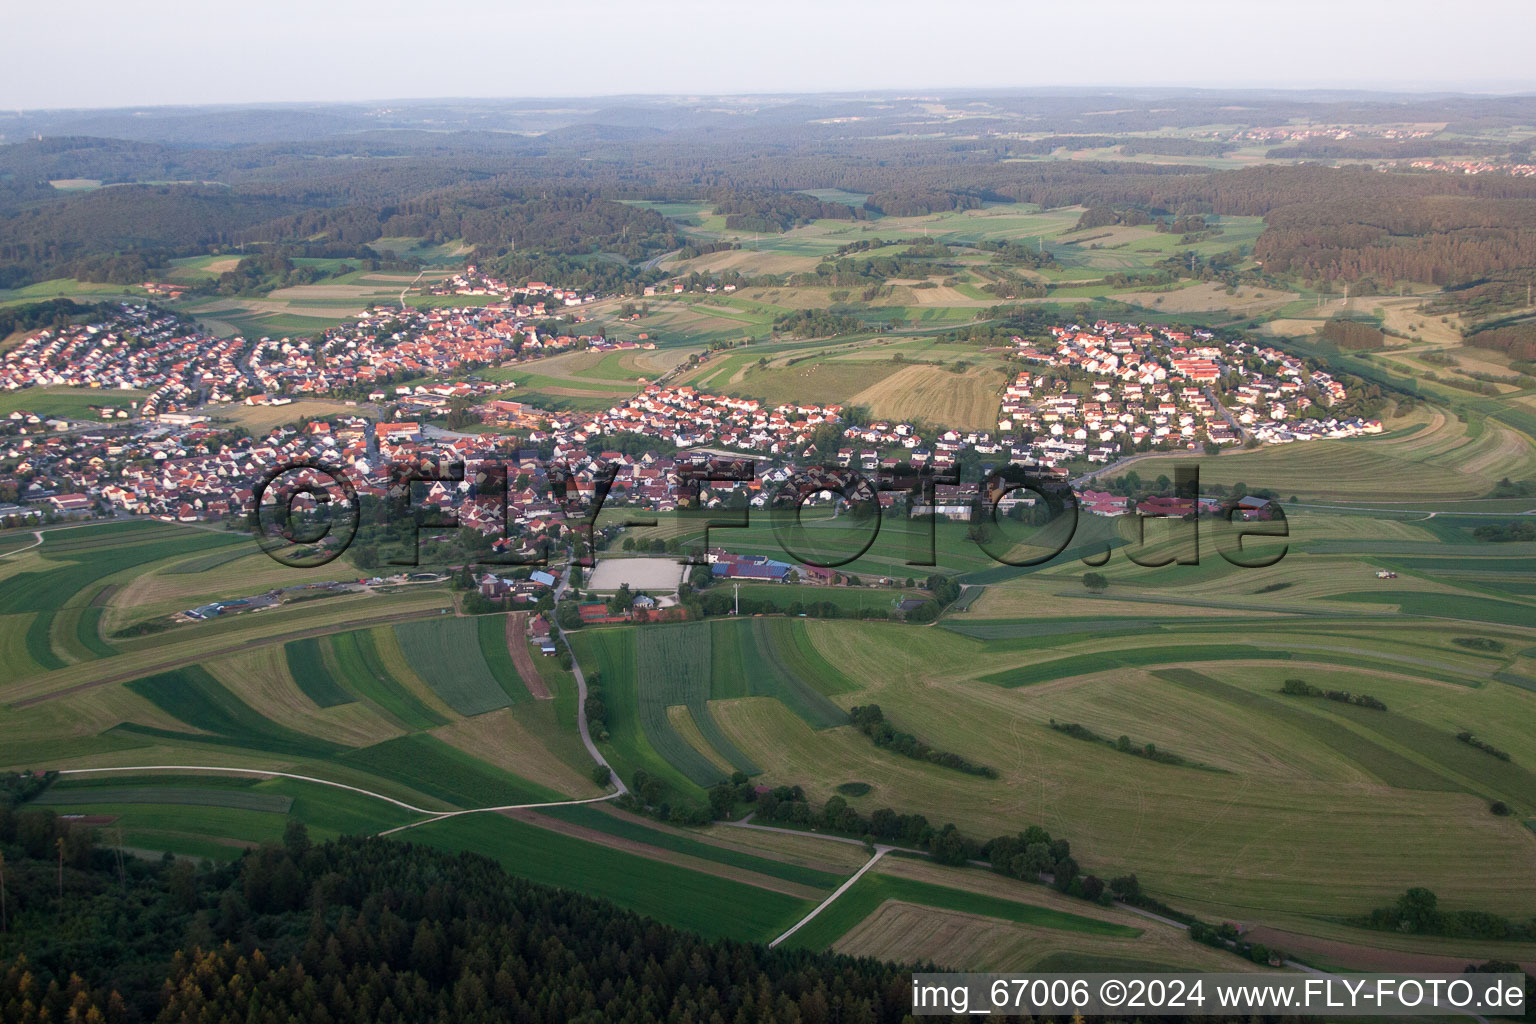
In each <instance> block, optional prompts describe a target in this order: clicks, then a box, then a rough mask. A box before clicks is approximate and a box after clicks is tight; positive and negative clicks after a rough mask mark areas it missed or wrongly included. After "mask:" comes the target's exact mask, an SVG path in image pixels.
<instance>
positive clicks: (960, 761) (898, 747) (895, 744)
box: [848, 704, 997, 779]
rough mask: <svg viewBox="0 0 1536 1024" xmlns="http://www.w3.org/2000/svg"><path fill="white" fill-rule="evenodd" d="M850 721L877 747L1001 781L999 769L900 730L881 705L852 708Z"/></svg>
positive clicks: (864, 705)
mask: <svg viewBox="0 0 1536 1024" xmlns="http://www.w3.org/2000/svg"><path fill="white" fill-rule="evenodd" d="M848 720H849V721H850V722H852V723H853V725H854V727H855V728H856V729H858V730H859V731H860V732H862V733H863V734H864V735H866V736H868V737H869V738H870V739H872V740H874V742H875V746H877V747H881V748H884V749H886V750H890V751H893V752H895V753H897V754H900V755H901V756H903V757H910V758H912V759H913V760H916V761H927V762H929V763H931V764H936V765H940V766H941V767H944V768H953V769H955V770H956V771H961V772H965V773H966V774H967V775H980V776H982V777H983V778H988V779H995V778H997V769H996V768H993V767H992V766H990V765H985V764H977V763H976V762H974V761H969V760H967V759H965V758H964V757H961V756H960V755H959V754H956V753H955V752H954V751H951V750H935V749H934V748H933V747H930V746H929V745H928V744H926V743H924V742H923V741H922V740H920V739H918V738H917V737H916V736H914V735H912V734H911V733H909V732H901V731H899V730H897V729H896V728H895V727H894V726H892V725H891V723H890V722H888V721H886V718H885V712H883V711H881V710H880V705H878V704H863V705H859V706H857V707H852V708H849V709H848Z"/></svg>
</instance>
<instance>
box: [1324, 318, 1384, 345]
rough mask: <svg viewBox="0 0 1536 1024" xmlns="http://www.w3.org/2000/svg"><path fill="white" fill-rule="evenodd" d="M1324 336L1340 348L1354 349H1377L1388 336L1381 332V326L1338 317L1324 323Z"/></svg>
mask: <svg viewBox="0 0 1536 1024" xmlns="http://www.w3.org/2000/svg"><path fill="white" fill-rule="evenodd" d="M1323 337H1324V338H1327V339H1328V340H1329V341H1331V342H1333V343H1334V344H1335V345H1337V346H1339V348H1347V349H1351V350H1354V351H1362V350H1365V349H1377V348H1381V347H1382V346H1383V345H1385V344H1386V343H1387V336H1386V335H1385V334H1383V333H1382V332H1381V329H1380V328H1378V327H1373V326H1372V325H1370V324H1363V323H1361V322H1360V321H1358V320H1341V319H1339V318H1338V317H1335V318H1333V319H1332V320H1329V321H1328V322H1327V323H1325V324H1323Z"/></svg>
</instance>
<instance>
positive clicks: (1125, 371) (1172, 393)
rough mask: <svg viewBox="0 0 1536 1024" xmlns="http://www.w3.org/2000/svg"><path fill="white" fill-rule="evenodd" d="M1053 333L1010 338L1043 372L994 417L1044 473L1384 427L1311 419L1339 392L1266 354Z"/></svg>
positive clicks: (1338, 398) (1119, 330) (1104, 326)
mask: <svg viewBox="0 0 1536 1024" xmlns="http://www.w3.org/2000/svg"><path fill="white" fill-rule="evenodd" d="M1050 334H1051V336H1052V338H1053V340H1054V341H1055V345H1054V346H1045V345H1037V344H1036V343H1034V342H1032V341H1029V340H1026V339H1024V338H1018V337H1016V338H1014V339H1013V342H1014V345H1015V348H1016V351H1017V354H1018V356H1019V358H1020V359H1022V360H1023V361H1025V362H1026V363H1030V364H1033V365H1035V366H1038V367H1042V369H1040V370H1033V371H1023V372H1020V373H1018V374H1017V375H1016V376H1015V377H1014V379H1013V381H1012V382H1011V383H1010V384H1009V385H1008V386H1007V388H1006V389H1005V391H1004V394H1003V401H1002V406H1001V409H1000V411H999V420H998V430H999V432H1001V433H1002V434H1003V435H1004V438H1003V440H1004V442H1005V443H1009V444H1010V447H1014V448H1015V449H1016V448H1017V444H1016V442H1013V441H1012V440H1011V438H1012V437H1013V436H1014V435H1017V434H1022V435H1024V436H1028V437H1031V438H1033V439H1034V440H1033V442H1032V443H1031V444H1030V445H1029V447H1030V449H1031V450H1030V451H1029V455H1031V456H1032V457H1033V458H1035V459H1037V460H1039V461H1040V462H1041V463H1043V464H1045V465H1060V464H1062V463H1064V462H1068V461H1070V460H1073V459H1085V460H1086V461H1088V462H1100V463H1102V462H1108V461H1111V460H1112V459H1115V458H1117V457H1119V456H1120V455H1123V454H1125V453H1127V452H1145V451H1151V450H1154V449H1171V448H1186V449H1190V450H1194V449H1195V448H1197V447H1201V446H1207V447H1208V448H1220V447H1223V446H1228V445H1236V444H1241V443H1243V442H1244V441H1245V439H1251V440H1253V441H1256V442H1259V443H1264V442H1268V443H1286V442H1290V441H1298V440H1306V439H1310V438H1319V437H1331V438H1344V437H1357V436H1361V435H1366V434H1378V433H1380V432H1381V430H1382V426H1381V422H1380V421H1379V420H1374V419H1365V418H1362V417H1330V416H1326V415H1324V416H1315V415H1307V413H1308V412H1309V411H1310V410H1312V409H1314V408H1316V409H1327V408H1329V407H1332V406H1333V405H1335V404H1336V403H1339V402H1342V401H1343V400H1344V399H1345V398H1346V397H1347V392H1346V390H1345V388H1344V386H1343V385H1342V384H1341V383H1339V382H1338V381H1337V380H1335V379H1334V378H1333V376H1332V375H1331V374H1328V373H1326V372H1324V371H1322V370H1309V369H1308V368H1307V367H1306V366H1305V364H1303V363H1302V361H1301V360H1299V359H1297V358H1295V357H1294V356H1290V355H1287V354H1286V353H1284V352H1281V351H1280V350H1279V349H1276V348H1273V347H1270V346H1264V345H1258V344H1254V343H1252V342H1248V341H1222V340H1219V339H1217V338H1216V337H1215V335H1214V334H1213V333H1212V332H1210V331H1204V330H1196V331H1194V332H1193V333H1192V334H1186V333H1184V332H1182V331H1174V330H1169V329H1167V328H1147V327H1143V326H1141V325H1138V324H1123V323H1115V322H1112V321H1106V320H1100V321H1097V322H1096V323H1094V324H1093V325H1092V326H1091V327H1081V326H1078V325H1075V324H1074V325H1070V326H1065V327H1053V328H1051V330H1050ZM1074 385H1075V386H1074ZM1017 457H1018V452H1017V451H1016V450H1015V458H1017Z"/></svg>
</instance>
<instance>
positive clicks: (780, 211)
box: [712, 190, 869, 234]
mask: <svg viewBox="0 0 1536 1024" xmlns="http://www.w3.org/2000/svg"><path fill="white" fill-rule="evenodd" d="M712 199H713V202H714V204H715V213H717V214H724V215H725V226H726V229H727V230H730V231H753V232H761V233H763V234H777V233H779V232H782V231H788V230H789V229H790V228H792V227H795V226H797V225H800V224H809V223H810V222H811V221H813V220H867V219H868V218H869V212H868V211H867V210H865V209H862V208H860V207H855V206H849V205H848V204H847V203H825V202H822V201H821V200H819V199H817V198H816V197H815V196H809V195H806V194H805V193H803V192H774V191H767V190H751V191H745V192H738V191H734V190H727V191H722V192H719V193H717V194H716V195H715V196H713V197H712Z"/></svg>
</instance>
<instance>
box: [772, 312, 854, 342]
mask: <svg viewBox="0 0 1536 1024" xmlns="http://www.w3.org/2000/svg"><path fill="white" fill-rule="evenodd" d="M773 329H774V331H775V332H777V333H779V334H788V335H791V336H792V337H796V338H834V337H837V336H838V335H840V334H857V333H859V332H860V331H867V330H869V326H868V325H867V324H865V323H864V321H862V320H860V319H859V318H858V317H856V316H848V315H847V314H844V313H834V312H832V311H831V310H826V309H797V310H795V311H794V312H793V313H785V314H784V315H783V316H780V317H778V318H777V319H775V320H774V321H773Z"/></svg>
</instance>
